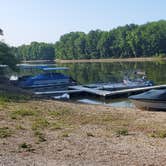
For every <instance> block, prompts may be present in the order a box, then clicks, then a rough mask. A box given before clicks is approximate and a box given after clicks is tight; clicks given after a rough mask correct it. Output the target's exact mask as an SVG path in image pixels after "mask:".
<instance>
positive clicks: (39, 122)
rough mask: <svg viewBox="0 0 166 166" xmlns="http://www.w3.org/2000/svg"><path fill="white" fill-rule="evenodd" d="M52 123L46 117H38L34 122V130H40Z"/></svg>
mask: <svg viewBox="0 0 166 166" xmlns="http://www.w3.org/2000/svg"><path fill="white" fill-rule="evenodd" d="M49 125H50V123H49V122H48V121H47V119H45V118H42V117H41V118H38V119H36V120H34V122H33V123H32V130H40V129H44V128H47V127H49Z"/></svg>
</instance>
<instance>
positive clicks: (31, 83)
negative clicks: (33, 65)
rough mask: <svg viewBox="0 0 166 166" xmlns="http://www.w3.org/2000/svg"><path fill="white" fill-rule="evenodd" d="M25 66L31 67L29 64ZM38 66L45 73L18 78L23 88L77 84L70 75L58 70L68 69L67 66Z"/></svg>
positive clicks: (18, 82)
mask: <svg viewBox="0 0 166 166" xmlns="http://www.w3.org/2000/svg"><path fill="white" fill-rule="evenodd" d="M25 67H26V68H27V67H28V68H29V66H25ZM37 68H38V69H41V70H42V71H43V73H40V74H38V75H35V76H31V75H27V76H22V77H20V78H18V81H17V85H18V86H19V87H21V88H48V87H56V86H69V85H73V84H76V82H75V81H74V80H73V79H72V78H71V77H70V76H67V75H64V74H62V73H60V72H57V71H61V70H68V68H67V67H48V66H37Z"/></svg>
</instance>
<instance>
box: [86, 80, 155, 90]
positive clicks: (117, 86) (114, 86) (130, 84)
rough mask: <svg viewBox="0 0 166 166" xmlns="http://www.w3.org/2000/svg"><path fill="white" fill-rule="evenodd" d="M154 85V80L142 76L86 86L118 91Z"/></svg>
mask: <svg viewBox="0 0 166 166" xmlns="http://www.w3.org/2000/svg"><path fill="white" fill-rule="evenodd" d="M153 85H154V83H153V81H150V80H144V79H142V78H140V79H135V80H129V79H124V80H123V81H122V82H117V83H116V82H115V83H112V82H110V83H109V82H108V83H96V84H89V85H86V86H85V87H87V88H93V89H98V90H108V91H116V90H124V89H134V88H143V87H148V86H153Z"/></svg>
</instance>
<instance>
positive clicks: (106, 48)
mask: <svg viewBox="0 0 166 166" xmlns="http://www.w3.org/2000/svg"><path fill="white" fill-rule="evenodd" d="M0 35H3V30H2V29H0ZM151 56H164V57H165V56H166V21H165V20H160V21H156V22H150V23H146V24H143V25H136V24H130V25H125V26H120V27H117V28H114V29H112V30H110V31H101V30H92V31H90V32H89V33H84V32H70V33H68V34H65V35H63V36H61V37H60V39H59V41H57V42H56V43H54V44H51V43H44V42H32V43H30V44H29V45H21V46H18V47H10V48H9V46H8V45H6V44H5V43H4V42H2V41H0V64H5V63H6V64H9V65H10V66H13V64H14V63H15V62H17V61H18V60H20V61H21V60H54V59H94V58H97V59H99V58H131V57H151Z"/></svg>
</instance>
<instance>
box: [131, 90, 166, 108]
mask: <svg viewBox="0 0 166 166" xmlns="http://www.w3.org/2000/svg"><path fill="white" fill-rule="evenodd" d="M129 99H131V101H132V102H133V103H134V104H135V105H136V107H138V108H140V109H146V110H166V89H155V90H150V91H147V92H144V93H141V94H137V95H132V96H130V97H129Z"/></svg>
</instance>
